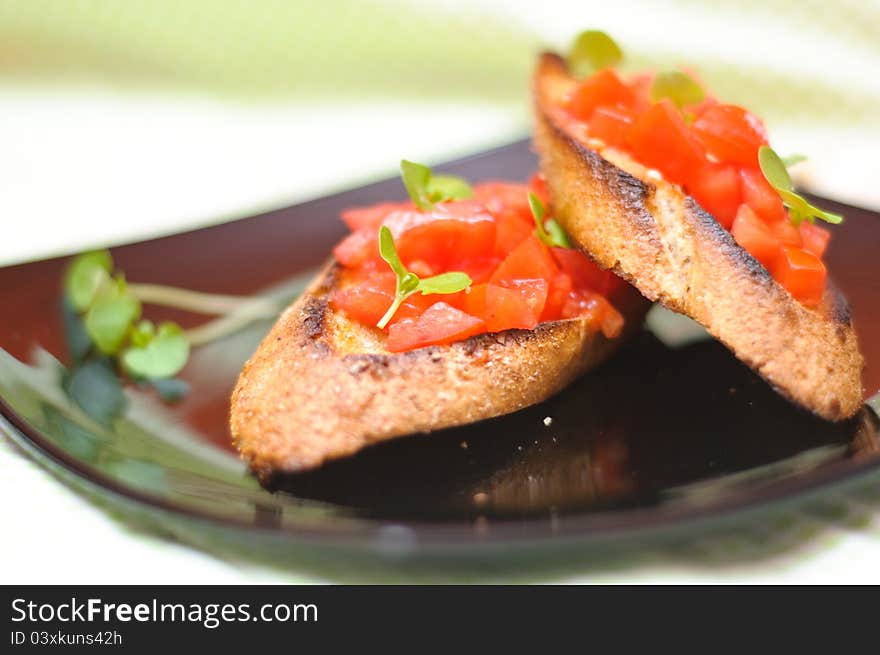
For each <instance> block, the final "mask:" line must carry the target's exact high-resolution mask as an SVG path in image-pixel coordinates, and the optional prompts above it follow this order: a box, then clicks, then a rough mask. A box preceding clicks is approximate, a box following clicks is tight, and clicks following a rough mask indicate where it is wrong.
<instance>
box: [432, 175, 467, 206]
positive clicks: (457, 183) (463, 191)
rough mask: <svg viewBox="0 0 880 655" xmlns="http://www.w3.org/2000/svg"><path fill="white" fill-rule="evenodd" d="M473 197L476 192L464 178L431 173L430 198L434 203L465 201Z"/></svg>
mask: <svg viewBox="0 0 880 655" xmlns="http://www.w3.org/2000/svg"><path fill="white" fill-rule="evenodd" d="M429 170H430V169H429ZM473 195H474V190H473V189H472V188H471V185H470V184H468V183H467V180H465V179H464V178H461V177H457V176H455V175H434V174H433V173H429V179H428V197H429V198H430V200H431V201H432V202H444V201H446V200H464V199H465V198H470V197H471V196H473Z"/></svg>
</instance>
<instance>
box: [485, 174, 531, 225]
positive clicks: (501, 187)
mask: <svg viewBox="0 0 880 655" xmlns="http://www.w3.org/2000/svg"><path fill="white" fill-rule="evenodd" d="M528 195H529V187H527V186H526V185H525V184H511V183H510V182H483V183H482V184H478V185H476V186H475V187H474V197H473V200H474V201H476V202H479V203H481V204H483V205H485V207H486V209H488V210H489V212H490V213H492V214H506V213H508V212H515V213H516V214H519V215H520V216H521V217H522V218H524V219H528V220H530V221H531V220H532V210H531V209H530V208H529V197H528Z"/></svg>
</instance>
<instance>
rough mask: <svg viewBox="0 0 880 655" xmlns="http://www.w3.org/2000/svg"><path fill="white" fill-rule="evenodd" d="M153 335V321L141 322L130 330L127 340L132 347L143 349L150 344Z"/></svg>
mask: <svg viewBox="0 0 880 655" xmlns="http://www.w3.org/2000/svg"><path fill="white" fill-rule="evenodd" d="M155 335H156V327H155V326H154V325H153V321H147V320H143V321H140V322H139V323H138V324H137V325H134V326H133V327H132V328H131V334H130V335H129V340H130V341H131V344H132V345H133V346H137V347H143V346H146V345H147V344H148V343H150V341H152V340H153V337H154V336H155Z"/></svg>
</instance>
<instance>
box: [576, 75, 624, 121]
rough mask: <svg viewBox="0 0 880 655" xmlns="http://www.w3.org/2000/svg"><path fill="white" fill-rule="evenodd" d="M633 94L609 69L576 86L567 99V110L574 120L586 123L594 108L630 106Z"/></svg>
mask: <svg viewBox="0 0 880 655" xmlns="http://www.w3.org/2000/svg"><path fill="white" fill-rule="evenodd" d="M634 100H635V93H634V92H633V90H632V89H631V88H630V87H628V86H627V85H626V84H624V83H623V81H622V80H621V79H620V77H619V76H618V75H617V73H616V72H614V71H613V70H612V69H610V68H606V69H604V70H600V71H599V72H597V73H594V74H593V75H591V76H590V77H588V78H587V79H585V80H584V81H583V82H581V83H580V84H578V86H577V87H576V88H575V90H574V92H573V93H572V94H571V98H570V99H569V105H568V107H569V110H570V111H571V113H572V114H573V115H574V117H575V118H577V119H579V120H582V121H587V120H589V119H590V116H592V114H593V110H595V109H596V107H600V106H605V107H614V106H615V105H623V106H625V107H626V106H630V105H632V103H633V101H634Z"/></svg>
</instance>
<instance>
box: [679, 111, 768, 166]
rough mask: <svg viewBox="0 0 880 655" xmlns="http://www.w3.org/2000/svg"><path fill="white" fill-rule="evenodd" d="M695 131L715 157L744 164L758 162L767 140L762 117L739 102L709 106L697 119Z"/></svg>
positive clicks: (694, 126) (753, 164)
mask: <svg viewBox="0 0 880 655" xmlns="http://www.w3.org/2000/svg"><path fill="white" fill-rule="evenodd" d="M693 131H694V134H695V135H696V137H697V139H698V140H699V142H700V143H701V144H702V145H703V147H704V148H705V149H706V151H707V152H709V153H710V154H711V155H713V156H714V157H715V158H717V159H718V160H720V161H726V162H732V163H736V164H742V165H744V166H755V165H757V163H758V148H760V147H761V146H762V145H764V144H766V143H767V130H766V129H765V128H764V124H763V123H762V122H761V119H760V118H758V117H757V116H755V115H754V114H752V113H751V112H748V111H746V110H745V109H743V108H742V107H738V106H736V105H715V106H713V107H709V108H708V109H706V110H705V111H704V112H702V113H701V114H700V116H699V117H698V118H697V119H696V120H695V121H694V124H693Z"/></svg>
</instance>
